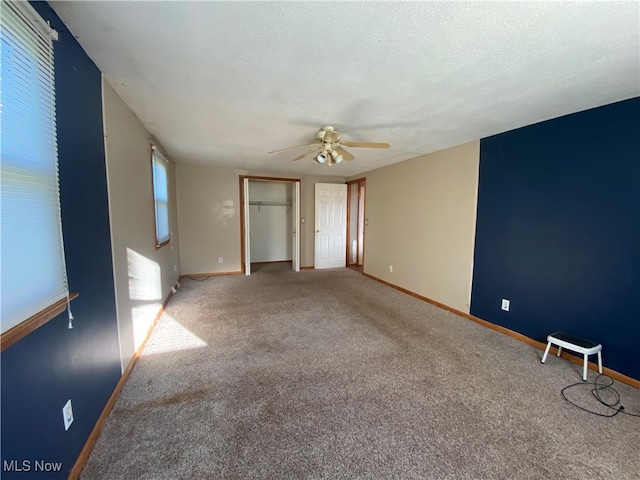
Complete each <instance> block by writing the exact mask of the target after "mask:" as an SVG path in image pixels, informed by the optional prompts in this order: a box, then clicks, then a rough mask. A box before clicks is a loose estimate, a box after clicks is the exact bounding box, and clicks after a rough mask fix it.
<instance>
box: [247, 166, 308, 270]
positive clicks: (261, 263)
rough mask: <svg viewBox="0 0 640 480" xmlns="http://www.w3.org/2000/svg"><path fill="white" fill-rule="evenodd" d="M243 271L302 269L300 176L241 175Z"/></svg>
mask: <svg viewBox="0 0 640 480" xmlns="http://www.w3.org/2000/svg"><path fill="white" fill-rule="evenodd" d="M240 191H241V195H240V203H241V208H240V215H241V221H240V241H241V247H242V248H241V262H242V271H243V272H244V273H245V274H246V275H250V274H251V273H252V272H256V271H260V270H267V269H271V270H273V269H278V268H283V266H285V265H286V266H287V267H288V268H291V269H293V270H294V271H296V272H297V271H299V270H300V239H299V235H298V232H299V225H300V202H299V197H300V180H299V179H292V178H278V177H257V176H242V175H241V176H240Z"/></svg>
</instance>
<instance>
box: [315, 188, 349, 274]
mask: <svg viewBox="0 0 640 480" xmlns="http://www.w3.org/2000/svg"><path fill="white" fill-rule="evenodd" d="M346 248H347V186H346V185H340V184H334V183H316V230H315V262H314V267H315V268H335V267H344V266H346V255H345V251H346Z"/></svg>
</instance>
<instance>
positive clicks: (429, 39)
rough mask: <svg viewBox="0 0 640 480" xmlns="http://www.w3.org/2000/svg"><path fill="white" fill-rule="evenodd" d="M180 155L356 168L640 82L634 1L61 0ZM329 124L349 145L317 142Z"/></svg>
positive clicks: (610, 96) (302, 170) (284, 168)
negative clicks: (307, 147) (321, 147)
mask: <svg viewBox="0 0 640 480" xmlns="http://www.w3.org/2000/svg"><path fill="white" fill-rule="evenodd" d="M50 3H51V5H52V7H53V8H54V10H55V11H56V12H57V13H58V15H59V16H60V17H61V18H62V20H63V21H64V22H65V23H66V25H67V27H68V28H69V29H70V31H71V32H72V33H73V34H74V35H75V36H76V37H77V38H78V41H79V42H80V44H81V45H82V46H83V48H84V49H85V50H86V52H87V53H88V54H89V56H90V57H91V58H92V59H93V60H94V62H95V63H96V64H97V66H98V67H99V68H100V70H102V72H103V73H104V75H105V76H106V78H107V80H108V81H109V82H110V83H111V84H112V85H113V86H114V88H115V89H116V91H117V92H118V93H119V94H120V96H121V97H122V98H123V99H124V100H125V102H126V103H127V104H128V105H129V106H130V107H131V109H132V110H133V111H134V112H135V113H136V114H137V115H138V117H139V118H140V120H141V121H142V123H143V124H144V125H145V126H146V127H147V129H148V130H149V131H150V132H151V133H152V134H153V135H154V136H155V137H156V138H157V139H158V140H159V141H160V143H161V144H162V145H163V146H164V147H165V149H166V150H167V153H168V154H169V155H170V156H171V157H172V158H173V159H174V160H176V161H177V162H188V163H195V164H203V165H207V164H217V165H233V166H238V167H242V168H249V169H259V170H266V171H273V172H280V173H290V174H320V175H322V174H326V175H338V176H350V175H356V174H360V173H363V172H366V171H368V170H371V169H373V168H378V167H381V166H384V165H388V164H391V163H395V162H398V161H401V160H405V159H408V158H412V157H415V156H417V155H420V154H424V153H430V152H433V151H436V150H440V149H443V148H447V147H450V146H453V145H457V144H460V143H463V142H467V141H470V140H474V139H478V138H482V137H486V136H488V135H493V134H496V133H500V132H504V131H507V130H510V129H513V128H517V127H520V126H524V125H529V124H532V123H535V122H538V121H541V120H545V119H549V118H553V117H557V116H560V115H564V114H568V113H573V112H576V111H580V110H585V109H588V108H591V107H596V106H600V105H604V104H607V103H612V102H615V101H618V100H623V99H626V98H631V97H635V96H638V95H640V58H639V48H640V37H639V28H640V27H639V24H640V16H639V5H640V4H639V3H638V2H637V1H633V2H620V3H616V2H600V3H593V2H589V3H586V2H558V3H551V2H515V3H502V2H480V1H474V2H455V3H454V2H419V3H408V2H401V3H399V2H392V3H377V2H376V3H374V2H362V3H360V2H357V3H356V2H335V3H334V2H283V3H280V2H184V1H181V2H140V1H136V2H67V1H65V2H50ZM322 125H333V126H335V127H336V129H337V130H339V131H340V132H341V133H342V134H343V138H344V139H346V140H354V141H373V142H388V143H390V144H391V148H390V149H388V150H373V149H364V148H350V149H349V151H351V153H353V154H354V155H356V159H355V160H353V161H351V162H343V163H342V164H340V165H336V166H334V167H326V166H320V165H317V164H315V163H314V162H313V161H312V160H311V157H309V158H307V159H304V160H300V161H298V162H292V161H291V159H292V158H294V157H295V156H297V154H299V153H302V152H303V151H304V149H301V150H293V151H289V152H283V153H280V154H274V155H267V154H266V152H268V151H271V150H276V149H279V148H285V147H289V146H294V145H302V144H306V143H311V142H312V141H313V135H314V133H315V132H316V131H317V130H318V128H319V127H321V126H322Z"/></svg>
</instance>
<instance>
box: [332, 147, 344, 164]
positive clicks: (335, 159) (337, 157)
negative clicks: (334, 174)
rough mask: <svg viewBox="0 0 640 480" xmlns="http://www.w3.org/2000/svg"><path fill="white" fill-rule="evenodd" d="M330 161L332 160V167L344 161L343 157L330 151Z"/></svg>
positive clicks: (334, 151)
mask: <svg viewBox="0 0 640 480" xmlns="http://www.w3.org/2000/svg"><path fill="white" fill-rule="evenodd" d="M331 159H332V160H333V163H332V165H335V164H338V163H340V162H342V161H343V160H344V157H343V156H342V155H340V153H338V152H337V151H336V150H331Z"/></svg>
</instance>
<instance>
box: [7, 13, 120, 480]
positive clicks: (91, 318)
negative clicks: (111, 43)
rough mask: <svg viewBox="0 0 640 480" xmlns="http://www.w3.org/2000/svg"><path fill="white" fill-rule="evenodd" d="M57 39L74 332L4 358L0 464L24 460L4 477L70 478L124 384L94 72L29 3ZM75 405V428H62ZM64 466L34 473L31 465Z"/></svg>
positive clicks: (59, 330)
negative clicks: (20, 469)
mask: <svg viewBox="0 0 640 480" xmlns="http://www.w3.org/2000/svg"><path fill="white" fill-rule="evenodd" d="M32 5H33V6H34V7H35V8H36V10H37V11H38V12H39V13H40V14H41V15H42V17H43V18H44V19H45V20H49V21H50V22H51V25H52V26H53V27H54V28H55V29H56V30H58V32H59V34H60V39H59V41H57V42H55V43H54V49H55V50H54V52H55V73H56V107H57V126H58V155H59V163H60V188H61V203H62V223H63V233H64V242H65V254H66V260H67V269H68V276H69V285H70V288H71V290H72V291H77V292H79V294H80V296H79V297H78V298H77V299H76V300H74V301H73V302H72V310H73V313H74V316H75V321H74V328H73V329H72V330H69V329H68V328H67V323H68V320H67V315H66V313H64V314H62V315H59V316H58V317H56V318H55V319H53V320H51V321H50V322H48V323H47V324H45V325H44V326H42V327H40V328H39V329H38V330H36V331H35V332H33V333H31V334H30V335H28V336H27V337H25V338H24V339H22V340H20V341H19V342H18V343H16V344H15V345H13V346H11V347H9V348H8V349H7V350H5V351H4V352H2V361H1V368H2V462H3V464H4V461H11V460H18V462H19V464H20V465H22V462H23V461H25V460H26V461H29V462H30V467H31V470H30V472H29V473H17V472H13V473H10V472H2V478H3V479H5V478H6V479H10V478H20V479H24V478H36V479H37V478H46V479H56V478H67V475H68V473H69V471H70V470H71V468H72V467H73V465H74V463H75V461H76V458H77V457H78V454H79V453H80V450H81V449H82V447H83V446H84V444H85V442H86V440H87V437H88V436H89V433H90V432H91V430H92V429H93V427H94V425H95V423H96V421H97V420H98V417H99V415H100V413H101V412H102V410H103V408H104V406H105V404H106V402H107V400H108V399H109V396H110V395H111V393H112V391H113V389H114V387H115V385H116V384H117V382H118V380H119V379H120V351H119V346H118V331H117V324H116V305H115V293H114V283H113V268H112V257H111V239H110V233H109V209H108V199H107V184H106V168H105V155H104V138H103V128H102V121H103V120H102V84H101V75H100V71H99V70H98V69H97V67H96V66H95V65H94V63H93V62H92V61H91V60H90V59H89V57H88V56H87V55H86V54H85V52H84V51H83V50H82V48H81V47H80V45H79V44H78V43H77V41H76V40H75V38H74V37H73V35H71V34H70V33H69V32H68V31H67V29H66V27H65V26H64V24H63V23H62V22H61V20H60V19H59V18H58V17H57V16H56V14H55V13H54V12H53V10H51V8H50V7H49V6H48V5H47V4H46V3H43V2H34V3H33V4H32ZM68 399H71V401H72V405H73V413H74V422H73V424H72V425H71V427H70V428H69V430H68V431H65V430H64V424H63V418H62V407H63V406H64V404H65V403H66V402H67V400H68ZM36 460H39V461H46V462H62V463H63V467H62V471H61V472H60V473H58V474H54V473H52V472H36V471H35V461H36Z"/></svg>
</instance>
